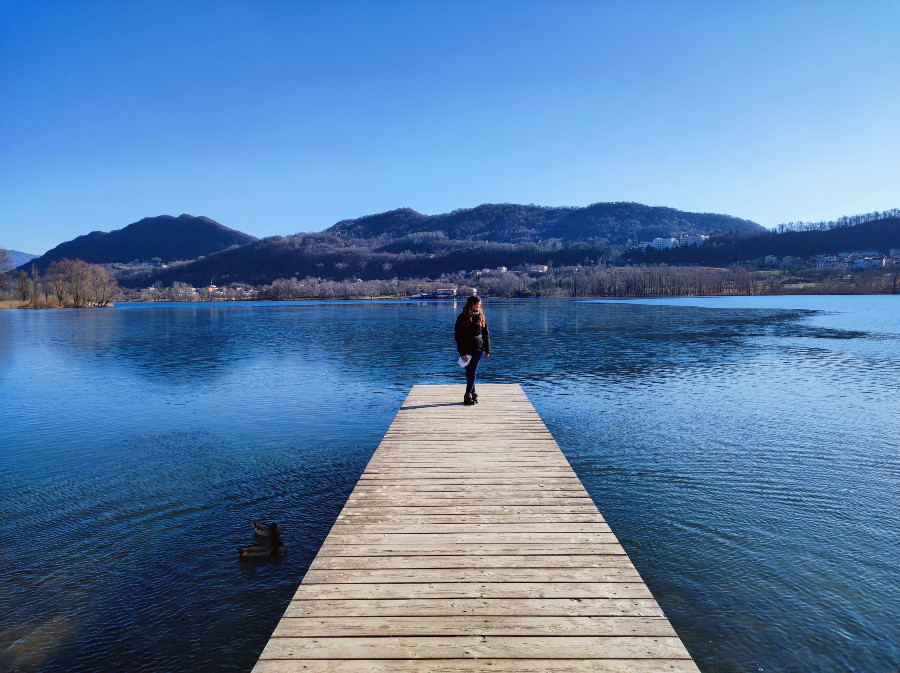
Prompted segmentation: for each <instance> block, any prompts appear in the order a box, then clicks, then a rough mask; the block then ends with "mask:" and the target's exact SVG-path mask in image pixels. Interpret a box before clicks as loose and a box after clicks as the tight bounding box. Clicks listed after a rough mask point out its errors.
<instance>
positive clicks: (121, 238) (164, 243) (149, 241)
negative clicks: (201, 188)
mask: <svg viewBox="0 0 900 673" xmlns="http://www.w3.org/2000/svg"><path fill="white" fill-rule="evenodd" d="M255 240H257V239H256V237H255V236H250V235H249V234H244V233H242V232H240V231H235V230H234V229H229V228H228V227H225V226H223V225H221V224H219V223H218V222H215V221H213V220H211V219H209V218H208V217H194V216H192V215H181V216H180V217H173V216H172V215H160V216H159V217H146V218H144V219H143V220H140V221H139V222H135V223H133V224H129V225H128V226H127V227H123V228H122V229H116V230H115V231H111V232H108V233H107V232H103V231H94V232H91V233H90V234H86V235H84V236H79V237H78V238H75V239H73V240H71V241H67V242H65V243H61V244H59V245H58V246H56V247H55V248H53V249H52V250H50V251H49V252H47V253H45V254H44V255H42V256H40V257H38V258H37V259H35V260H34V264H35V265H36V266H37V268H38V269H39V270H41V271H44V270H46V269H47V267H48V266H50V263H51V262H54V261H57V260H60V259H64V258H66V257H67V258H69V259H83V260H84V261H85V262H90V263H93V264H109V263H116V262H119V263H124V262H132V261H135V260H137V261H139V262H143V261H149V260H152V259H154V258H158V259H159V260H161V261H162V262H174V261H176V260H191V259H196V258H197V257H201V256H203V255H209V254H212V253H215V252H219V251H221V250H225V249H227V248H229V247H231V246H234V245H246V244H247V243H252V242H253V241H255ZM29 266H30V264H29Z"/></svg>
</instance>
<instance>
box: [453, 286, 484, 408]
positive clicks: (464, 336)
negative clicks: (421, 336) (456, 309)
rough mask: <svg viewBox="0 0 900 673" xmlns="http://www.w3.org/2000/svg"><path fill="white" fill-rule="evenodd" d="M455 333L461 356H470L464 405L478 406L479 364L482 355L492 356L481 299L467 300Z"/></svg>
mask: <svg viewBox="0 0 900 673" xmlns="http://www.w3.org/2000/svg"><path fill="white" fill-rule="evenodd" d="M453 333H454V336H455V337H456V350H458V351H459V354H460V356H466V355H468V356H470V357H469V363H468V364H467V365H466V394H465V395H464V396H463V404H478V393H476V392H475V375H476V374H477V373H478V363H479V361H480V360H481V354H482V353H484V355H486V356H488V357H490V355H491V340H490V338H489V337H488V328H487V323H486V322H485V321H484V312H483V311H482V310H481V299H479V298H478V297H475V296H473V297H469V298H468V299H466V305H465V308H463V311H462V313H460V314H459V317H457V319H456V326H455V327H454V328H453Z"/></svg>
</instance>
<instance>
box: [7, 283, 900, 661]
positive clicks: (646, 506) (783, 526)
mask: <svg viewBox="0 0 900 673" xmlns="http://www.w3.org/2000/svg"><path fill="white" fill-rule="evenodd" d="M897 299H898V298H897V297H842V298H829V297H790V298H755V297H750V298H734V299H709V300H704V299H699V300H698V299H694V300H661V301H655V302H592V301H572V300H548V301H501V300H487V301H486V309H487V316H488V319H489V321H490V325H491V333H492V344H494V355H493V357H491V359H490V360H489V361H486V363H485V367H484V369H483V378H484V380H485V381H496V382H520V383H522V384H523V386H524V387H525V389H526V391H527V392H528V394H529V397H530V398H531V399H532V401H533V402H534V403H535V406H536V407H537V409H538V411H539V412H540V413H541V416H542V417H543V418H544V419H545V421H546V422H547V424H548V426H549V427H550V429H551V430H552V431H553V433H554V435H555V437H556V438H557V440H558V441H559V443H560V445H561V446H562V448H563V450H564V451H565V452H566V454H567V456H568V457H569V459H570V461H571V462H572V464H573V467H574V468H575V470H576V471H577V472H578V474H579V476H580V477H581V478H582V480H583V481H584V483H585V486H586V487H587V488H588V490H589V491H590V493H591V495H592V496H593V497H594V499H595V501H596V502H597V504H598V506H599V508H600V510H601V511H602V512H603V513H604V515H605V516H606V517H607V519H608V520H609V521H610V523H611V525H612V526H613V530H614V531H616V533H617V534H618V535H619V537H620V539H621V541H622V543H623V545H624V546H625V547H626V549H627V551H628V552H629V554H630V555H631V557H632V559H633V560H634V562H635V564H636V565H637V567H638V569H639V570H640V572H641V574H642V576H643V577H644V579H645V580H646V581H647V583H648V584H649V585H650V587H651V589H652V590H653V592H654V594H655V595H656V596H657V597H658V599H659V601H660V603H661V604H662V606H663V608H664V609H665V610H666V613H667V614H668V615H669V617H670V619H671V620H672V622H673V624H674V625H675V627H676V629H677V630H678V632H679V634H680V635H681V636H682V638H683V640H684V641H685V644H686V645H687V647H688V649H689V650H690V651H691V653H692V655H693V656H694V657H695V659H696V660H697V662H698V663H699V664H700V666H701V668H702V669H703V670H704V671H723V672H725V671H750V670H757V669H763V670H771V671H847V670H858V671H867V672H873V673H879V672H885V673H887V672H888V671H896V670H897V669H898V668H900V646H898V639H897V637H896V635H897V618H896V608H895V606H896V605H897V604H898V601H900V587H898V582H897V572H896V571H897V567H896V549H897V542H898V533H897V523H898V521H897V504H898V503H897V485H898V483H900V482H898V479H900V467H898V462H900V461H898V455H897V450H896V437H897V434H898V430H900V423H898V420H897V419H898V412H900V403H898V397H897V394H896V385H895V383H894V381H895V378H896V371H897V366H898V364H900V348H898V345H900V343H898V342H900V311H898V310H897V309H898V308H900V302H898V301H897ZM459 308H460V306H454V305H453V304H452V303H403V302H397V303H379V304H372V303H350V302H345V303H341V302H337V303H327V302H316V303H313V302H310V303H302V304H290V303H287V304H274V303H267V304H262V305H248V304H238V305H235V304H213V305H209V304H203V305H194V304H191V305H183V304H182V305H171V306H168V305H123V306H121V307H117V308H115V309H111V310H94V311H46V312H22V311H3V312H0V386H2V387H0V390H2V392H0V400H2V408H3V424H2V429H0V442H2V447H3V449H2V453H0V467H2V469H3V474H4V476H5V482H6V483H5V484H4V485H5V489H4V497H3V498H2V499H0V515H2V516H3V520H4V521H7V522H12V523H11V524H10V528H11V529H12V530H11V532H12V535H11V539H10V540H9V541H8V544H5V545H4V549H3V551H2V558H3V562H4V568H5V569H11V572H4V573H0V596H2V599H0V669H7V668H12V669H16V670H23V671H32V670H41V671H45V670H46V671H64V670H65V671H69V670H72V671H88V670H107V669H117V668H118V669H127V670H147V671H154V670H196V671H207V670H249V669H250V668H251V667H252V665H253V663H254V662H255V659H256V657H257V656H258V654H259V651H260V650H261V648H262V646H263V645H264V644H265V642H266V640H267V638H268V636H269V635H270V633H271V630H272V628H273V627H274V625H275V623H276V622H277V620H278V619H279V618H280V616H281V613H282V611H283V609H284V607H285V606H286V604H287V601H288V600H289V599H290V596H291V595H292V593H293V591H294V589H295V588H296V585H297V583H298V582H299V581H300V579H301V578H302V576H303V573H304V572H305V569H306V568H307V567H308V565H309V563H310V561H311V560H312V557H313V556H314V555H315V552H316V550H317V549H318V546H319V544H320V543H321V541H322V540H323V539H324V537H325V535H326V534H327V531H328V529H329V528H330V525H331V522H332V521H333V520H334V518H335V517H336V515H337V513H338V512H339V511H340V508H341V507H342V506H343V503H344V500H345V499H346V497H347V495H348V494H349V492H350V490H351V489H352V487H353V485H354V483H355V481H356V479H357V478H358V476H359V474H360V473H361V471H362V469H363V468H364V466H365V463H366V462H367V460H368V458H369V456H370V455H371V452H372V451H373V450H374V449H375V447H376V446H377V444H378V442H379V441H380V438H381V436H382V435H383V433H384V431H385V430H386V429H387V426H388V425H389V424H390V422H391V420H392V418H393V416H394V414H395V413H396V410H397V409H398V408H399V406H400V404H401V402H402V400H403V398H404V396H405V394H406V392H407V390H408V389H409V387H410V386H411V385H413V384H416V383H433V382H435V383H436V382H459V381H460V377H461V374H460V371H459V368H458V367H456V366H455V364H454V360H455V352H454V345H453V342H452V335H451V326H452V323H453V318H454V316H455V313H456V312H458V310H459ZM485 401H486V402H487V400H485ZM259 518H264V519H270V520H276V521H279V523H281V524H282V526H283V528H284V532H285V535H284V536H285V541H286V543H287V544H288V549H287V554H286V555H285V556H284V557H283V558H282V559H280V560H279V561H277V562H272V561H263V562H250V563H247V562H240V561H238V560H237V559H236V553H235V549H234V548H235V546H236V545H237V544H240V543H243V542H246V541H248V539H249V538H250V537H251V529H250V522H251V521H252V520H254V519H259Z"/></svg>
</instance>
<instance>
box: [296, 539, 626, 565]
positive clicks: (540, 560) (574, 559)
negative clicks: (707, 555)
mask: <svg viewBox="0 0 900 673" xmlns="http://www.w3.org/2000/svg"><path fill="white" fill-rule="evenodd" d="M608 549H609V552H608V553H606V554H600V553H594V554H582V555H579V556H569V555H557V556H520V555H510V556H383V557H379V556H326V555H324V554H319V555H318V556H316V558H315V560H314V561H313V563H312V565H311V566H310V570H334V569H338V568H342V569H345V570H354V569H357V570H361V569H364V568H610V567H620V566H621V564H623V563H624V564H627V565H628V566H629V567H630V566H631V561H630V560H629V559H628V557H627V556H626V555H625V553H624V552H619V551H617V550H618V549H621V547H619V546H618V545H609V546H608Z"/></svg>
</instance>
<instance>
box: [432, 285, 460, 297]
mask: <svg viewBox="0 0 900 673" xmlns="http://www.w3.org/2000/svg"><path fill="white" fill-rule="evenodd" d="M434 296H435V297H455V296H456V288H455V287H441V288H438V289H437V290H435V291H434Z"/></svg>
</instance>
